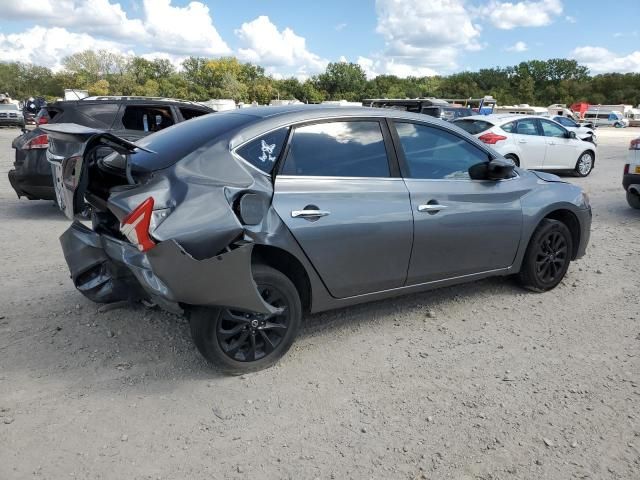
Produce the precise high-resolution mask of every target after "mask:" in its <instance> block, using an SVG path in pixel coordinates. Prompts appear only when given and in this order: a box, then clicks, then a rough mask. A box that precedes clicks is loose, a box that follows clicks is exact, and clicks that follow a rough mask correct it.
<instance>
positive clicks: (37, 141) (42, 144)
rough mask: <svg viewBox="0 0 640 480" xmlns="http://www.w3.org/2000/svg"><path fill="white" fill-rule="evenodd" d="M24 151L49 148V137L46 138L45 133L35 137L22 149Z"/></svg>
mask: <svg viewBox="0 0 640 480" xmlns="http://www.w3.org/2000/svg"><path fill="white" fill-rule="evenodd" d="M23 148H24V149H25V150H34V149H37V148H49V137H47V134H46V133H43V134H42V135H38V136H37V137H34V138H32V139H31V140H29V142H28V143H27V144H26V145H25V146H24V147H23Z"/></svg>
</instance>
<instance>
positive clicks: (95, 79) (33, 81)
mask: <svg viewBox="0 0 640 480" xmlns="http://www.w3.org/2000/svg"><path fill="white" fill-rule="evenodd" d="M62 65H63V68H62V69H61V70H59V71H55V72H54V71H52V70H51V69H49V68H46V67H42V66H38V65H32V64H28V63H21V62H3V63H0V93H5V92H7V93H9V94H10V95H11V96H12V97H13V98H16V99H23V98H27V97H30V96H44V97H46V98H47V99H49V100H51V99H54V98H57V97H62V95H63V89H64V88H77V89H84V90H88V91H89V94H90V95H142V96H163V97H174V98H182V99H186V100H195V101H204V100H209V99H211V98H232V99H234V100H235V101H236V102H245V103H249V102H254V101H255V102H258V103H260V104H268V103H269V101H271V100H272V99H276V98H280V99H293V98H296V99H298V100H300V101H302V102H305V103H317V102H321V101H323V100H349V101H361V100H362V99H364V98H415V97H439V98H469V97H482V96H484V95H492V96H493V97H494V98H496V99H497V100H498V103H499V104H500V105H512V104H519V103H528V104H530V105H540V106H547V105H550V104H552V103H566V104H568V105H569V104H571V103H574V102H577V101H586V102H589V103H593V104H598V103H600V104H619V103H625V104H632V105H634V106H635V105H638V104H640V74H638V73H626V74H621V73H605V74H600V75H595V76H592V75H590V74H589V70H588V69H587V68H586V67H585V66H583V65H580V64H578V62H576V61H575V60H570V59H561V58H555V59H551V60H531V61H527V62H522V63H520V64H518V65H515V66H511V67H494V68H483V69H480V70H478V71H477V72H468V71H465V72H460V73H455V74H452V75H448V76H433V77H407V78H399V77H396V76H394V75H379V76H377V77H375V78H373V79H367V76H366V74H365V72H364V70H363V69H362V67H361V66H360V65H358V64H355V63H345V62H338V63H330V64H329V65H328V66H327V67H326V69H325V71H324V72H323V73H320V74H318V75H315V76H313V77H311V78H308V79H306V80H298V79H296V78H284V79H279V78H274V77H273V76H270V75H267V74H266V73H265V70H264V68H262V67H261V66H259V65H254V64H251V63H242V62H240V61H239V60H238V59H237V58H235V57H223V58H203V57H189V58H187V59H186V60H184V62H182V68H181V69H176V67H175V66H174V65H173V64H172V63H171V62H170V61H168V60H165V59H155V60H148V59H145V58H143V57H139V56H125V55H120V54H117V53H112V52H108V51H102V50H99V51H92V50H87V51H84V52H80V53H76V54H73V55H70V56H68V57H65V58H64V59H63V61H62Z"/></svg>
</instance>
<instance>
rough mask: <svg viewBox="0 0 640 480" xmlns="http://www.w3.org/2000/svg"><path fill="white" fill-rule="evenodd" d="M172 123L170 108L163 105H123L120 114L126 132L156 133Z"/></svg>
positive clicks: (173, 121)
mask: <svg viewBox="0 0 640 480" xmlns="http://www.w3.org/2000/svg"><path fill="white" fill-rule="evenodd" d="M174 123H175V120H174V118H173V114H172V112H171V107H168V106H163V105H125V107H124V111H123V113H122V126H123V127H124V128H125V129H126V130H138V131H142V132H158V131H160V130H163V129H165V128H167V127H170V126H171V125H173V124H174Z"/></svg>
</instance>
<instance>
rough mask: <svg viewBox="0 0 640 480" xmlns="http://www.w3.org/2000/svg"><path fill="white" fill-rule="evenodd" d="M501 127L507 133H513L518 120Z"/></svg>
mask: <svg viewBox="0 0 640 480" xmlns="http://www.w3.org/2000/svg"><path fill="white" fill-rule="evenodd" d="M500 128H501V129H502V130H504V131H505V132H507V133H513V132H515V128H516V122H509V123H505V124H504V125H502V126H501V127H500Z"/></svg>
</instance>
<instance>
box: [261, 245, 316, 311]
mask: <svg viewBox="0 0 640 480" xmlns="http://www.w3.org/2000/svg"><path fill="white" fill-rule="evenodd" d="M251 261H252V263H262V264H265V265H268V266H270V267H272V268H275V269H276V270H278V271H280V272H282V273H283V274H285V275H286V276H287V278H289V280H291V282H293V284H294V285H295V287H296V290H297V291H298V295H300V302H301V303H302V309H303V311H304V312H309V311H310V310H311V281H310V279H309V275H308V273H307V271H306V269H305V268H304V266H303V265H302V263H301V262H300V261H299V260H298V259H297V258H296V257H295V256H294V255H292V254H291V253H289V252H287V251H286V250H283V249H282V248H279V247H274V246H272V245H263V244H256V245H254V247H253V254H252V258H251Z"/></svg>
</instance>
